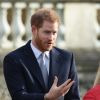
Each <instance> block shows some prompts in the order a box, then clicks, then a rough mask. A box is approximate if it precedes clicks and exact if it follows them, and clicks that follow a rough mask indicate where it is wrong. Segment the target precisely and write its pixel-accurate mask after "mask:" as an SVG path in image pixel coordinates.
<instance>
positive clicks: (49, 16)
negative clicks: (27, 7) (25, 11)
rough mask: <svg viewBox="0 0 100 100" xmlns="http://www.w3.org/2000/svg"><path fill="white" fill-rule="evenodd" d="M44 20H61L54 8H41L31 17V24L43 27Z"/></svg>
mask: <svg viewBox="0 0 100 100" xmlns="http://www.w3.org/2000/svg"><path fill="white" fill-rule="evenodd" d="M44 21H48V22H58V24H59V22H60V20H59V17H58V15H57V13H56V12H55V11H54V10H53V9H45V8H41V9H39V10H37V11H36V12H35V14H33V15H32V17H31V26H32V25H35V26H36V27H37V28H40V27H42V24H43V22H44Z"/></svg>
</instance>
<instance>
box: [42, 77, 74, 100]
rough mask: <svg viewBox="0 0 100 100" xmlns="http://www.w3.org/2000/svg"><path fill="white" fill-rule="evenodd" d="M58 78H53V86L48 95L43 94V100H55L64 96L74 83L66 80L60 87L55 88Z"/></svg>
mask: <svg viewBox="0 0 100 100" xmlns="http://www.w3.org/2000/svg"><path fill="white" fill-rule="evenodd" d="M57 83H58V78H57V77H56V76H55V79H54V82H53V85H52V87H51V89H50V90H49V92H48V93H46V94H45V96H44V100H57V99H58V98H59V97H60V96H64V95H65V94H66V93H67V92H68V91H69V89H70V87H71V86H72V84H73V83H74V81H71V79H68V80H67V81H65V82H64V83H63V84H61V85H60V86H57Z"/></svg>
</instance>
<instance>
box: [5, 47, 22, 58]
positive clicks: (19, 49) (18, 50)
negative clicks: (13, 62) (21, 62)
mask: <svg viewBox="0 0 100 100" xmlns="http://www.w3.org/2000/svg"><path fill="white" fill-rule="evenodd" d="M23 49H24V46H22V47H20V48H17V49H16V50H13V51H11V52H9V53H8V54H7V55H6V56H5V57H4V58H6V57H18V55H20V54H21V53H22V52H23Z"/></svg>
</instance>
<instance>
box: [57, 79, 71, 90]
mask: <svg viewBox="0 0 100 100" xmlns="http://www.w3.org/2000/svg"><path fill="white" fill-rule="evenodd" d="M70 82H71V79H68V80H67V81H65V82H64V83H63V84H62V85H60V86H59V87H60V88H64V87H65V86H66V85H67V84H69V83H70Z"/></svg>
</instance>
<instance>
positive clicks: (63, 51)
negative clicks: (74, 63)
mask: <svg viewBox="0 0 100 100" xmlns="http://www.w3.org/2000/svg"><path fill="white" fill-rule="evenodd" d="M54 49H55V50H56V51H58V52H59V53H60V54H62V55H65V56H66V55H67V56H72V54H73V53H72V52H70V51H68V50H64V49H60V48H57V47H54Z"/></svg>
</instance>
